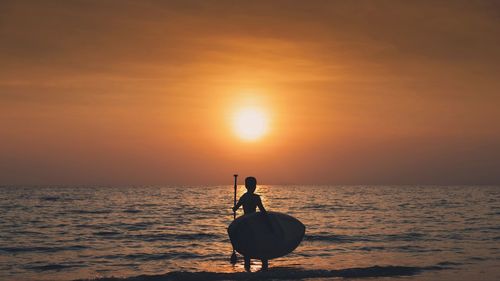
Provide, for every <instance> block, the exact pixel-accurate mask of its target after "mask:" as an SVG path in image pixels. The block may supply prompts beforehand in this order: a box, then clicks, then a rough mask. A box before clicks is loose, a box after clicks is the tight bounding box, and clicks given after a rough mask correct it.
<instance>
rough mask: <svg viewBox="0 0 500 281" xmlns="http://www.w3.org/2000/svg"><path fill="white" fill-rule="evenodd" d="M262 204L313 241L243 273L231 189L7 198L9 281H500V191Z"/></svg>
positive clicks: (388, 190) (395, 193) (8, 191)
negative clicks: (234, 257)
mask: <svg viewBox="0 0 500 281" xmlns="http://www.w3.org/2000/svg"><path fill="white" fill-rule="evenodd" d="M243 192H244V187H243V186H238V196H240V195H241V194H243ZM256 193H258V194H260V195H261V197H262V200H263V203H264V206H265V207H266V209H267V210H270V211H276V212H282V213H286V214H289V215H292V216H294V217H296V218H297V219H299V220H300V221H301V222H302V223H303V224H304V225H305V226H306V235H305V237H304V240H303V241H302V243H301V244H300V245H299V247H298V248H297V249H296V250H295V251H294V252H292V253H291V254H289V255H287V256H284V257H282V258H278V259H273V260H271V261H270V263H269V266H270V269H269V270H268V271H259V270H260V261H258V260H252V270H253V271H255V272H253V273H244V268H243V258H242V257H241V256H239V259H238V263H237V264H236V265H231V264H230V262H229V258H230V256H231V253H232V248H231V244H230V242H229V238H228V235H227V226H228V225H229V224H230V223H231V221H232V220H233V214H232V210H231V207H232V205H233V186H232V185H221V186H2V187H0V280H2V281H6V280H16V281H23V280H65V281H66V280H68V281H69V280H87V279H88V280H116V281H119V280H135V281H140V280H207V281H210V280H297V279H301V280H320V281H321V280H339V279H348V280H391V281H397V280H405V281H408V280H459V281H460V280H491V281H496V280H500V186H418V185H415V186H365V185H363V186H336V185H332V186H315V185H259V186H258V188H257V191H256ZM239 215H242V213H241V210H240V211H239V212H238V216H239Z"/></svg>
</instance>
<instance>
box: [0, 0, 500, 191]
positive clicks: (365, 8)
mask: <svg viewBox="0 0 500 281" xmlns="http://www.w3.org/2000/svg"><path fill="white" fill-rule="evenodd" d="M498 11H500V6H499V4H498V2H495V1H491V2H489V1H474V2H472V1H32V2H29V1H2V2H0V62H1V63H0V155H1V157H0V184H179V183H180V184H214V183H227V184H231V181H232V174H233V173H234V172H238V173H240V174H242V175H243V176H246V175H250V174H252V175H255V176H256V177H257V178H258V179H260V181H261V182H263V183H297V184H300V183H314V184H490V183H500V173H498V170H499V168H500V127H499V125H498V124H499V123H500V122H499V121H500V111H499V109H498V108H499V105H500V79H499V77H500V52H499V51H498V50H499V46H500V13H499V12H498ZM249 104H250V105H252V106H256V107H259V108H262V109H263V110H265V111H266V112H267V113H268V116H269V130H268V134H266V135H265V136H264V137H263V138H262V139H260V140H257V141H255V142H245V141H242V140H241V139H239V138H238V137H237V136H235V134H234V132H233V130H232V123H231V115H232V114H234V112H235V111H237V110H238V108H243V107H245V106H247V105H249Z"/></svg>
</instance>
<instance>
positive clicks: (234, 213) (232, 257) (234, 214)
mask: <svg viewBox="0 0 500 281" xmlns="http://www.w3.org/2000/svg"><path fill="white" fill-rule="evenodd" d="M237 178H238V175H236V174H234V201H233V206H234V207H236V189H237V188H238V185H237ZM235 219H236V211H235V210H233V220H235ZM237 259H238V257H236V251H235V250H234V247H233V254H232V255H231V264H236V260H237Z"/></svg>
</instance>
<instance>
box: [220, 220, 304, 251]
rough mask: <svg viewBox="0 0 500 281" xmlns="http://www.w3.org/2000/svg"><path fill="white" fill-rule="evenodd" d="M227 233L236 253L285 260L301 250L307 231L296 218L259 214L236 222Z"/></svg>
mask: <svg viewBox="0 0 500 281" xmlns="http://www.w3.org/2000/svg"><path fill="white" fill-rule="evenodd" d="M227 232H228V234H229V239H231V243H232V244H233V247H234V249H235V250H236V251H237V252H238V253H240V254H242V255H243V256H247V257H250V258H255V259H274V258H279V257H282V256H284V255H286V254H288V253H290V252H292V251H293V250H295V248H297V246H299V244H300V242H301V241H302V239H303V238H304V234H305V232H306V227H305V226H304V225H303V224H302V223H301V222H300V221H299V220H297V219H296V218H294V217H292V216H289V215H285V214H282V213H277V212H267V216H266V215H265V214H264V213H261V212H256V213H252V214H249V215H244V216H241V217H239V218H237V219H235V220H234V221H233V222H232V223H231V224H230V225H229V227H228V229H227Z"/></svg>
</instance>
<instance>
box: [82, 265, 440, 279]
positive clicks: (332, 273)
mask: <svg viewBox="0 0 500 281" xmlns="http://www.w3.org/2000/svg"><path fill="white" fill-rule="evenodd" d="M442 269H445V267H442V266H429V267H412V266H372V267H363V268H346V269H338V270H326V269H311V270H307V269H297V268H279V267H278V268H272V269H270V270H268V271H259V272H255V273H247V272H235V273H225V272H206V271H201V272H187V271H173V272H169V273H166V274H163V275H140V276H136V277H128V278H114V277H111V278H98V279H85V280H95V281H180V280H189V281H219V280H276V279H286V280H300V279H307V278H335V277H337V278H373V277H396V276H413V275H417V274H419V273H421V272H423V271H429V270H442ZM80 281H83V280H80Z"/></svg>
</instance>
